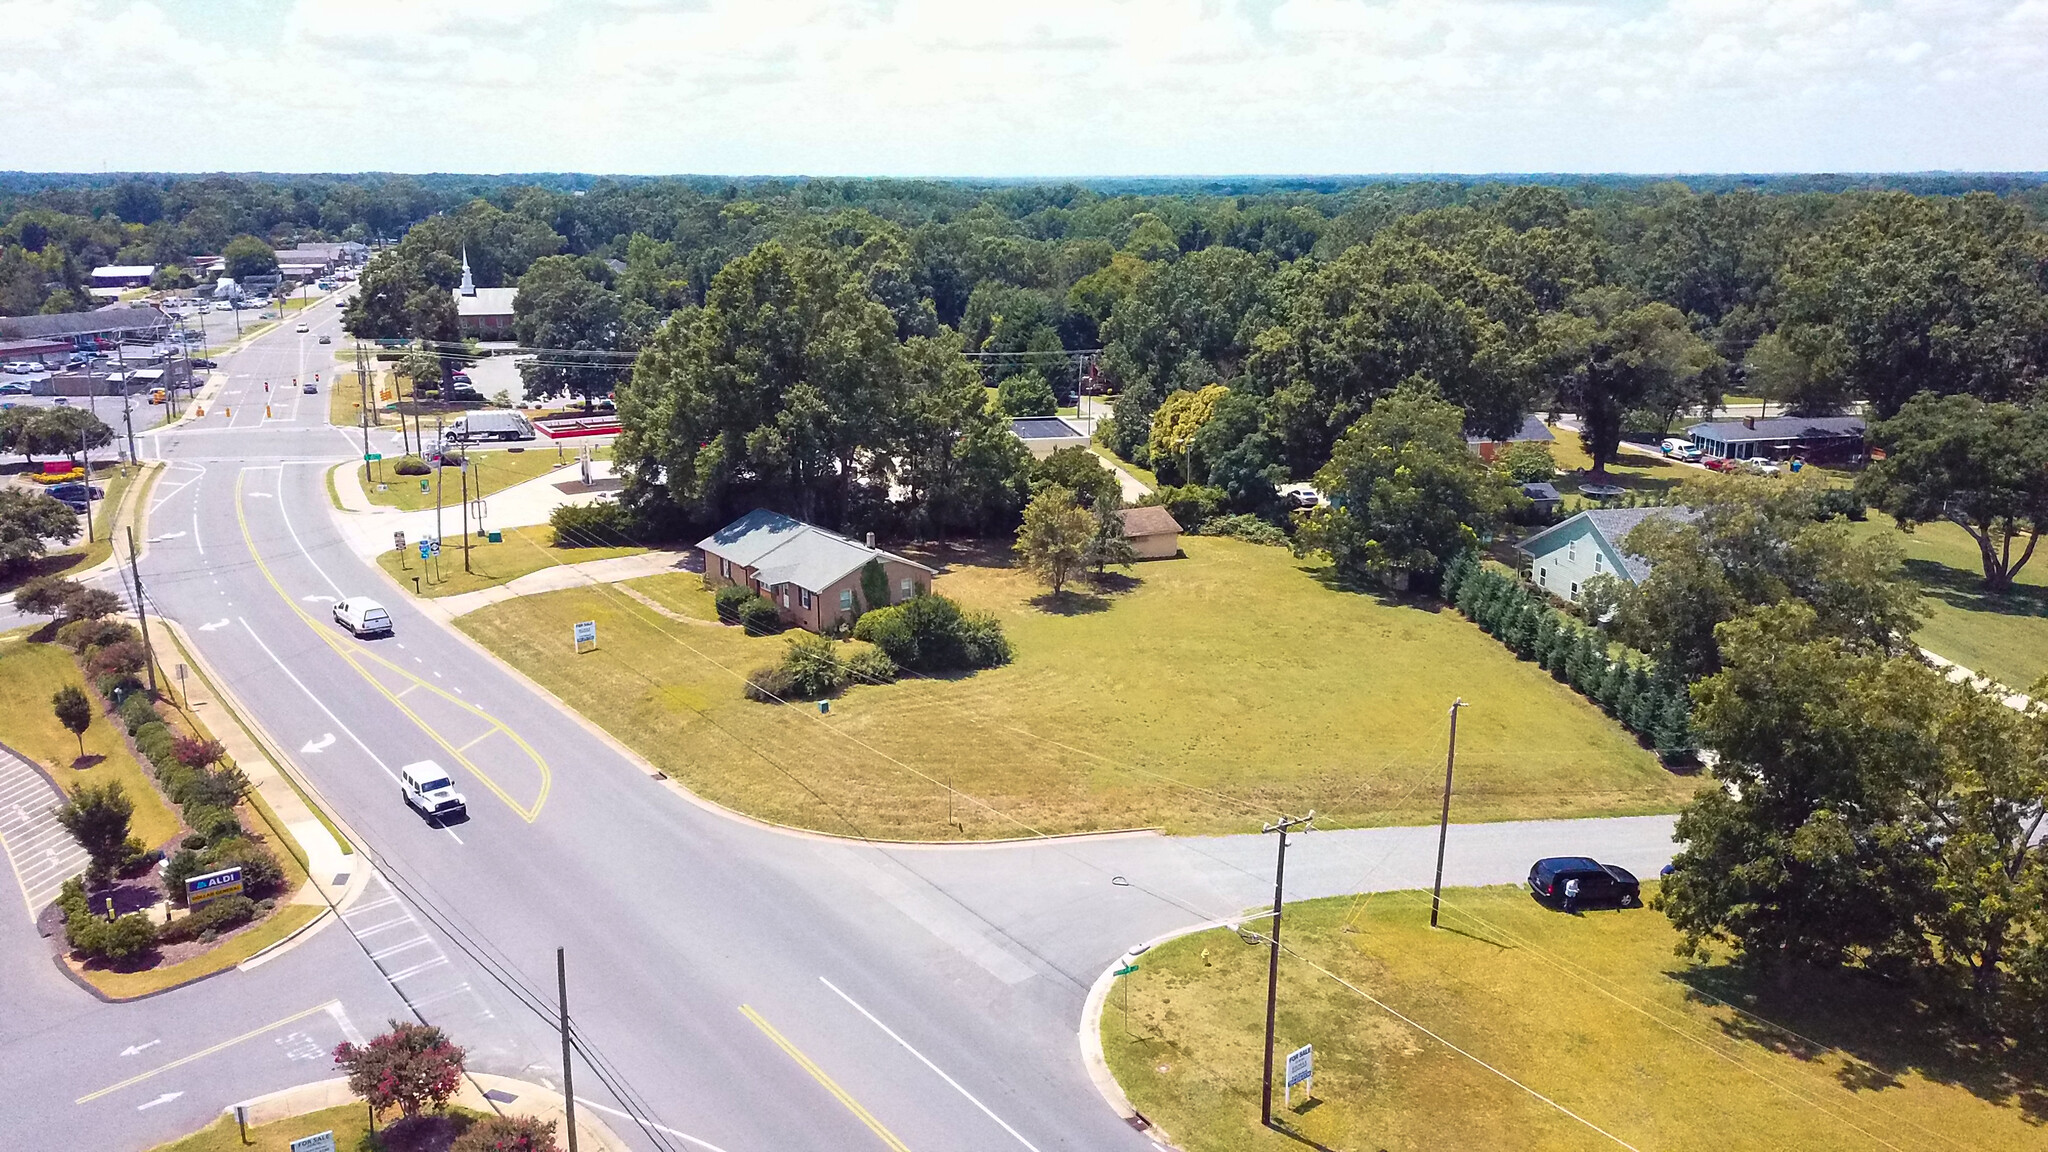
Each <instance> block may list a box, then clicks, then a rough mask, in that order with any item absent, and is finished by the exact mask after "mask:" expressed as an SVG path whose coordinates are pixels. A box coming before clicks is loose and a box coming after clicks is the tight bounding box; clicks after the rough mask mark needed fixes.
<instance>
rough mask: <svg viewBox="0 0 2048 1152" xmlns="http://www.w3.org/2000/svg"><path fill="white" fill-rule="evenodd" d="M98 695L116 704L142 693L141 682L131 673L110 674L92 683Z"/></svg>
mask: <svg viewBox="0 0 2048 1152" xmlns="http://www.w3.org/2000/svg"><path fill="white" fill-rule="evenodd" d="M92 686H93V687H94V688H96V689H98V690H99V694H100V695H101V696H103V697H105V698H106V699H108V700H112V701H114V702H115V703H116V704H119V703H120V702H122V701H124V700H126V699H127V698H128V697H130V696H133V695H135V694H136V693H138V692H140V691H142V681H141V680H140V679H139V678H137V677H136V675H135V674H134V673H132V672H110V673H108V674H107V675H105V676H102V677H100V678H99V679H97V680H94V681H93V682H92Z"/></svg>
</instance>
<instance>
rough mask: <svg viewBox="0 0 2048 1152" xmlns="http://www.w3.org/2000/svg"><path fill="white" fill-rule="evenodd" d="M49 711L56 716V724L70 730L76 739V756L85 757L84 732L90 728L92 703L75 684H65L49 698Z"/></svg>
mask: <svg viewBox="0 0 2048 1152" xmlns="http://www.w3.org/2000/svg"><path fill="white" fill-rule="evenodd" d="M50 710H51V711H52V712H55V713H56V715H57V723H59V724H62V725H63V726H64V727H66V728H69V729H70V730H71V734H72V735H73V736H76V737H78V755H79V758H80V759H83V758H84V757H85V730H86V729H87V728H90V727H92V702H91V701H89V700H87V699H86V698H85V693H83V692H81V691H79V690H78V685H76V684H66V685H65V686H63V687H62V688H59V689H57V693H56V695H54V696H52V697H50Z"/></svg>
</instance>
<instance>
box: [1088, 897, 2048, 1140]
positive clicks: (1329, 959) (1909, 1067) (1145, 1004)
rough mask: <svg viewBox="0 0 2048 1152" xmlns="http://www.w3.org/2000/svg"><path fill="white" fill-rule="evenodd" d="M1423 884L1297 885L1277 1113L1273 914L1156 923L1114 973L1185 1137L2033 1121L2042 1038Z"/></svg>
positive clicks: (1132, 1072)
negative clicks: (1286, 1087)
mask: <svg viewBox="0 0 2048 1152" xmlns="http://www.w3.org/2000/svg"><path fill="white" fill-rule="evenodd" d="M1429 902H1430V898H1429V893H1428V892H1397V893H1387V894H1382V895H1377V896H1374V895H1367V896H1359V897H1341V898H1336V899H1330V900H1317V901H1310V902H1306V903H1302V904H1293V905H1289V906H1288V908H1287V911H1286V917H1285V920H1284V921H1283V932H1282V939H1283V941H1284V942H1285V943H1286V945H1287V948H1286V952H1285V954H1284V955H1283V956H1282V959H1281V962H1280V986H1279V1015H1278V1024H1277V1028H1276V1035H1277V1043H1276V1048H1277V1049H1278V1053H1279V1056H1276V1075H1275V1080H1276V1083H1275V1085H1274V1089H1273V1113H1274V1120H1275V1122H1276V1124H1277V1125H1278V1126H1279V1128H1280V1130H1279V1131H1273V1130H1268V1129H1264V1128H1262V1127H1261V1126H1260V1123H1259V1089H1260V1073H1261V1069H1262V1060H1263V1044H1264V1028H1265V1007H1266V964H1267V956H1268V948H1267V946H1266V944H1265V942H1264V940H1263V938H1262V937H1260V936H1259V933H1261V932H1263V931H1264V930H1265V929H1266V926H1267V925H1268V923H1269V922H1270V921H1269V918H1266V917H1249V918H1247V919H1246V920H1245V921H1244V923H1243V930H1244V931H1243V933H1242V934H1240V933H1239V932H1235V931H1231V930H1229V929H1218V930H1214V931H1208V932H1201V933H1196V934H1193V935H1189V936H1183V937H1180V938H1177V939H1175V940H1171V941H1168V942H1167V943H1164V944H1161V945H1159V946H1157V947H1154V948H1152V949H1150V950H1149V951H1146V952H1145V953H1143V954H1142V955H1140V956H1138V957H1137V958H1136V960H1135V964H1136V968H1137V970H1136V971H1135V972H1133V973H1131V974H1129V975H1126V976H1123V977H1119V978H1117V980H1116V982H1115V983H1113V984H1112V985H1111V986H1110V987H1109V989H1108V992H1107V995H1106V997H1105V998H1104V1001H1103V1004H1102V1012H1101V1015H1100V1018H1099V1020H1098V1021H1097V1024H1098V1026H1099V1030H1100V1034H1101V1038H1102V1046H1103V1052H1104V1055H1105V1056H1106V1057H1107V1060H1108V1064H1109V1067H1110V1069H1111V1070H1112V1071H1113V1072H1114V1074H1115V1077H1116V1080H1117V1082H1118V1084H1119V1085H1120V1086H1121V1087H1122V1089H1123V1091H1124V1093H1125V1094H1126V1096H1128V1098H1129V1101H1130V1103H1131V1104H1132V1105H1133V1106H1134V1107H1136V1109H1137V1110H1138V1111H1139V1112H1140V1113H1142V1114H1143V1115H1144V1116H1145V1117H1146V1118H1147V1119H1149V1120H1150V1121H1151V1122H1152V1123H1153V1124H1155V1125H1156V1126H1157V1127H1158V1129H1159V1130H1160V1133H1161V1134H1163V1135H1164V1136H1165V1138H1167V1139H1169V1140H1171V1141H1172V1142H1173V1144H1174V1145H1176V1146H1178V1147H1180V1148H1183V1149H1187V1150H1188V1152H1225V1150H1227V1152H1244V1150H1247V1149H1261V1148H1267V1149H1273V1150H1274V1152H1280V1150H1283V1149H1285V1150H1298V1149H1301V1148H1304V1147H1314V1148H1325V1149H1330V1150H1332V1152H1350V1150H1354V1149H1356V1150H1359V1152H1373V1150H1375V1149H1381V1150H1387V1152H1405V1150H1409V1149H1414V1150H1417V1152H1420V1150H1425V1149H1427V1150H1435V1149H1444V1148H1488V1149H1503V1150H1508V1149H1566V1148H1571V1149H1578V1148H1585V1149H1598V1148H1636V1149H1644V1150H1648V1149H1658V1150H1659V1152H1686V1150H1698V1152H1730V1150H1737V1149H1751V1148H1754V1149H1766V1148H1798V1149H1802V1150H1813V1152H1827V1150H1833V1149H1841V1150H1843V1152H1849V1150H1852V1149H1853V1150H1863V1149H1870V1148H1956V1149H1962V1148H1968V1149H1971V1150H1972V1152H1992V1150H1999V1149H2013V1150H2015V1152H2017V1150H2019V1149H2032V1148H2038V1147H2039V1146H2040V1139H2041V1134H2040V1127H2039V1101H2040V1100H2041V1099H2042V1090H2043V1085H2044V1073H2048V1067H2044V1065H2043V1061H2042V1059H2041V1057H2040V1056H2039V1054H2034V1055H2026V1054H2023V1053H2019V1052H2017V1051H2000V1052H1998V1053H1997V1054H1996V1055H1994V1054H1992V1053H1990V1052H1984V1053H1981V1054H1979V1053H1975V1052H1973V1051H1972V1050H1971V1049H1970V1048H1969V1047H1968V1046H1967V1045H1966V1044H1964V1043H1961V1042H1958V1041H1957V1034H1956V1033H1955V1032H1953V1031H1952V1030H1950V1029H1948V1028H1944V1027H1939V1026H1937V1022H1936V1021H1933V1020H1931V1019H1929V1018H1928V1017H1927V1016H1926V1014H1925V1011H1926V1009H1925V1005H1922V1004H1919V1003H1916V1002H1914V1001H1913V1000H1912V999H1911V998H1910V997H1907V996H1904V995H1901V994H1898V993H1895V992H1893V991H1891V990H1888V989H1886V988H1884V987H1883V986H1881V985H1878V984H1876V983H1875V982H1868V981H1864V980H1859V979H1856V978H1850V977H1840V978H1823V977H1817V976H1816V977H1802V978H1801V981H1800V983H1798V984H1796V985H1794V986H1791V987H1783V988H1781V987H1779V986H1778V984H1777V983H1776V982H1775V981H1763V982H1751V981H1750V980H1748V979H1746V978H1745V977H1744V976H1743V975H1742V974H1741V973H1739V972H1737V971H1735V970H1733V969H1730V968H1729V967H1727V966H1725V965H1721V964H1716V963H1709V964H1698V965H1696V964H1693V963H1690V962H1686V961H1681V960H1679V959H1677V958H1676V957H1675V956H1674V953H1673V947H1674V945H1675V944H1676V943H1677V941H1678V935H1677V933H1675V932H1674V931H1673V930H1672V928H1671V926H1670V924H1669V923H1668V922H1667V921H1666V920H1665V918H1664V916H1663V915H1662V914H1661V913H1659V912H1656V911H1654V910H1650V909H1643V908H1636V909H1630V910H1625V911H1608V910H1600V911H1584V912H1582V913H1580V914H1577V915H1570V914H1565V913H1562V912H1557V911H1552V910H1551V909H1549V908H1547V907H1545V906H1543V905H1540V904H1538V903H1536V902H1535V901H1534V900H1533V899H1531V897H1530V896H1529V894H1528V892H1527V891H1526V890H1525V889H1522V888H1484V889H1453V890H1450V891H1447V892H1445V893H1444V912H1443V916H1442V924H1443V927H1442V928H1441V929H1435V930H1433V929H1431V928H1430V927H1429ZM1126 998H1128V1004H1129V1008H1128V1023H1127V1022H1126V1012H1125V1003H1126ZM1302 1045H1313V1046H1314V1071H1315V1079H1314V1082H1313V1084H1312V1086H1310V1087H1311V1089H1312V1090H1310V1091H1304V1090H1303V1089H1302V1088H1300V1087H1297V1088H1296V1089H1294V1093H1293V1095H1294V1100H1293V1106H1292V1107H1284V1106H1283V1102H1282V1097H1283V1092H1282V1090H1281V1085H1280V1083H1279V1082H1278V1081H1279V1068H1278V1065H1279V1064H1280V1063H1281V1060H1280V1057H1281V1056H1284V1055H1285V1053H1287V1052H1289V1051H1292V1050H1294V1049H1296V1048H1298V1047H1300V1046H1302ZM1952 1045H1953V1046H1952Z"/></svg>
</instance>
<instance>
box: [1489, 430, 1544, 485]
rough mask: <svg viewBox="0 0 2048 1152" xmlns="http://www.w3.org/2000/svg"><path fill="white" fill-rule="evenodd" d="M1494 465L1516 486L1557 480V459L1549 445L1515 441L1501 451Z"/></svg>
mask: <svg viewBox="0 0 2048 1152" xmlns="http://www.w3.org/2000/svg"><path fill="white" fill-rule="evenodd" d="M1495 463H1497V464H1498V465H1499V466H1500V470H1501V471H1503V472H1505V473H1507V476H1508V479H1510V480H1513V481H1514V482H1515V483H1517V484H1535V483H1539V482H1547V481H1551V480H1555V479H1557V458H1556V457H1554V456H1552V455H1551V454H1550V445H1548V444H1543V443H1540V442H1537V441H1534V440H1517V441H1515V442H1514V443H1512V444H1509V445H1508V446H1507V447H1506V448H1505V449H1503V450H1502V451H1501V454H1500V455H1499V456H1498V457H1497V458H1496V460H1495Z"/></svg>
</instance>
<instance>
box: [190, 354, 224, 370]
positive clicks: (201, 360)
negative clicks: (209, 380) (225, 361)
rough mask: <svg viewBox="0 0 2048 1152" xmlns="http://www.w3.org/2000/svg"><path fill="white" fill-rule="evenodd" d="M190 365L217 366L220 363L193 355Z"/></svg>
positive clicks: (200, 366)
mask: <svg viewBox="0 0 2048 1152" xmlns="http://www.w3.org/2000/svg"><path fill="white" fill-rule="evenodd" d="M192 366H193V367H194V368H218V367H220V364H219V363H218V362H216V361H213V360H208V359H207V358H206V357H204V356H194V357H193V358H192Z"/></svg>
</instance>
